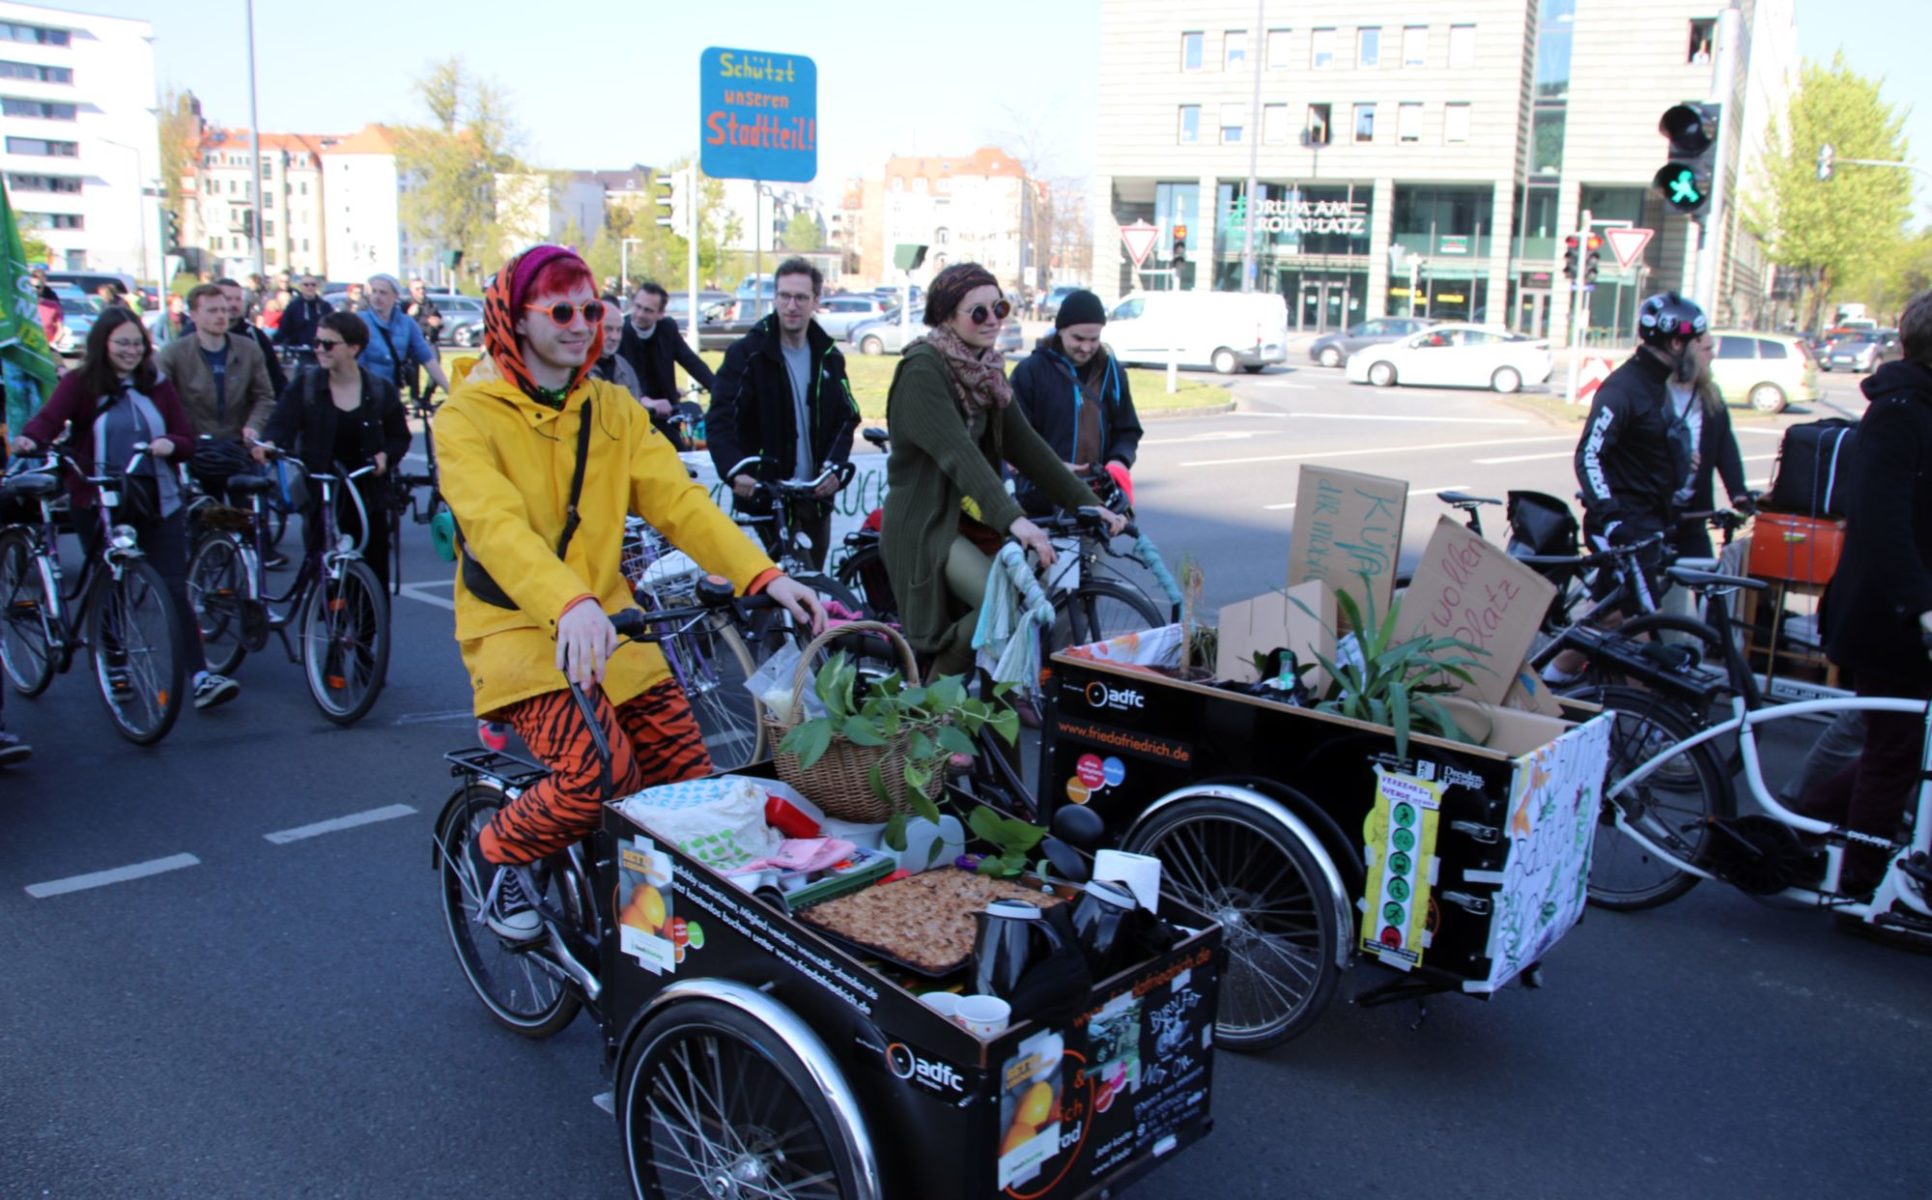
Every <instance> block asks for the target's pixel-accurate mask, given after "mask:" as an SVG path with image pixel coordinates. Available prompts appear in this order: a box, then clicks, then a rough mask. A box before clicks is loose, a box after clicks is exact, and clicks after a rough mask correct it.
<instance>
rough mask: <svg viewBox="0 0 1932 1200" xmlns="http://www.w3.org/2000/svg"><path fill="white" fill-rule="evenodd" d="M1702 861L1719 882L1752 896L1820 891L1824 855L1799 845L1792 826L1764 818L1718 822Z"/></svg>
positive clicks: (1713, 829)
mask: <svg viewBox="0 0 1932 1200" xmlns="http://www.w3.org/2000/svg"><path fill="white" fill-rule="evenodd" d="M1704 858H1705V865H1706V866H1708V867H1709V868H1710V869H1711V871H1712V872H1713V873H1714V874H1716V875H1717V877H1718V878H1720V879H1723V880H1724V881H1725V882H1727V883H1729V884H1731V885H1732V886H1733V887H1735V888H1737V889H1738V890H1739V891H1741V892H1744V893H1745V894H1746V895H1751V896H1775V895H1777V894H1778V893H1779V892H1782V891H1784V890H1785V889H1787V888H1793V887H1817V886H1818V885H1819V884H1820V883H1821V882H1823V880H1824V874H1825V857H1824V855H1823V854H1822V853H1820V852H1819V851H1817V850H1813V849H1812V848H1810V847H1808V846H1806V845H1805V844H1804V843H1803V842H1801V841H1799V840H1798V834H1797V832H1796V831H1795V830H1793V829H1792V828H1791V827H1790V826H1789V825H1786V824H1784V823H1783V822H1782V821H1779V820H1777V819H1775V818H1773V817H1768V816H1765V815H1764V814H1763V813H1751V814H1749V815H1747V816H1742V817H1727V818H1725V819H1723V820H1720V821H1716V822H1714V823H1713V824H1712V827H1711V837H1710V840H1709V841H1708V842H1707V843H1706V844H1705V848H1704Z"/></svg>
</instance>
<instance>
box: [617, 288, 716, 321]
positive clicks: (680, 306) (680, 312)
mask: <svg viewBox="0 0 1932 1200" xmlns="http://www.w3.org/2000/svg"><path fill="white" fill-rule="evenodd" d="M729 299H731V293H730V292H720V291H718V290H716V289H715V288H714V289H710V290H707V291H701V292H699V293H698V311H699V312H703V311H704V310H705V309H707V308H710V307H711V306H712V305H714V304H717V303H720V302H721V301H726V300H729ZM627 303H628V302H627ZM690 311H691V293H689V292H672V293H671V298H670V300H668V301H666V302H665V305H664V315H665V316H667V317H674V318H676V319H677V323H678V328H679V329H687V330H688V329H690V328H691V321H690V319H689V313H690Z"/></svg>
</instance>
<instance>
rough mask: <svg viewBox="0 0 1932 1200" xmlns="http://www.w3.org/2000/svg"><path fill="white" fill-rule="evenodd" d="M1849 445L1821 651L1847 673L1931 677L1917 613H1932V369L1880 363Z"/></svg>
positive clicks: (1926, 680)
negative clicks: (1840, 533)
mask: <svg viewBox="0 0 1932 1200" xmlns="http://www.w3.org/2000/svg"><path fill="white" fill-rule="evenodd" d="M1864 392H1865V396H1866V398H1867V399H1868V400H1870V401H1871V403H1870V405H1869V406H1867V408H1866V409H1865V418H1864V420H1862V421H1860V422H1859V426H1858V439H1857V440H1856V441H1855V442H1854V443H1853V444H1852V449H1851V460H1850V462H1848V463H1846V464H1845V474H1847V475H1848V476H1849V480H1848V484H1847V488H1846V493H1845V521H1846V525H1845V551H1844V554H1843V556H1842V557H1840V559H1839V560H1838V570H1837V572H1836V574H1834V575H1833V577H1832V581H1831V591H1830V595H1829V597H1828V599H1827V602H1826V604H1825V649H1826V651H1827V653H1829V654H1830V656H1831V659H1832V661H1833V662H1835V663H1837V664H1839V665H1840V666H1842V667H1845V668H1847V669H1848V670H1850V671H1851V672H1852V674H1853V675H1854V676H1856V675H1857V673H1858V672H1859V671H1861V670H1865V671H1872V672H1875V673H1879V674H1882V675H1883V676H1884V677H1885V678H1887V679H1897V678H1899V677H1900V676H1901V675H1904V676H1906V677H1908V678H1915V679H1916V680H1917V681H1918V683H1919V684H1920V685H1921V686H1927V685H1932V662H1928V661H1927V659H1926V656H1925V649H1924V646H1923V644H1922V643H1921V641H1920V637H1919V614H1920V613H1922V612H1928V611H1932V367H1927V366H1926V365H1925V364H1923V363H1915V362H1891V363H1886V364H1885V365H1884V366H1882V367H1880V368H1879V369H1878V370H1877V371H1875V372H1873V373H1872V375H1871V376H1870V377H1869V378H1867V379H1866V380H1865V383H1864Z"/></svg>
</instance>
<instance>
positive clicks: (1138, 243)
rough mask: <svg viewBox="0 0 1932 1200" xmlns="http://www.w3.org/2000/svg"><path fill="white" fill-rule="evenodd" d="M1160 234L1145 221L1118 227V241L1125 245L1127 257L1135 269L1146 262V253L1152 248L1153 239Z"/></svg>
mask: <svg viewBox="0 0 1932 1200" xmlns="http://www.w3.org/2000/svg"><path fill="white" fill-rule="evenodd" d="M1160 232H1161V231H1160V230H1158V229H1156V228H1154V227H1153V226H1152V225H1149V224H1148V223H1147V222H1145V221H1136V222H1134V223H1133V224H1132V225H1122V226H1121V227H1120V240H1121V241H1123V242H1125V243H1126V244H1127V256H1128V257H1129V258H1131V259H1133V260H1134V265H1135V266H1136V267H1138V266H1140V264H1142V263H1144V262H1146V261H1147V252H1148V251H1150V250H1152V249H1153V248H1154V239H1155V238H1157V237H1159V236H1160Z"/></svg>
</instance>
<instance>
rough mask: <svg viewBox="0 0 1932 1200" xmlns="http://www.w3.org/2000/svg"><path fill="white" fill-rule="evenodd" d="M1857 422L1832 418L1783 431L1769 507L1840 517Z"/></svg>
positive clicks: (1819, 515) (1813, 514) (1820, 515)
mask: <svg viewBox="0 0 1932 1200" xmlns="http://www.w3.org/2000/svg"><path fill="white" fill-rule="evenodd" d="M1857 437H1858V422H1856V421H1846V420H1843V419H1841V418H1838V417H1833V418H1831V419H1829V420H1825V421H1807V422H1805V423H1804V424H1802V425H1793V426H1791V427H1790V428H1788V429H1786V430H1785V431H1784V439H1783V440H1782V441H1780V442H1779V443H1778V470H1777V474H1776V475H1774V476H1773V477H1772V481H1771V496H1770V501H1769V507H1771V508H1774V509H1776V510H1777V511H1779V512H1785V513H1796V514H1797V515H1799V516H1801V517H1842V516H1844V515H1845V495H1846V493H1847V491H1848V490H1849V484H1850V482H1851V480H1850V479H1849V478H1848V477H1847V476H1846V474H1845V472H1846V469H1847V468H1848V467H1849V466H1850V465H1851V449H1852V445H1853V443H1854V442H1855V441H1856V439H1857Z"/></svg>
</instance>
